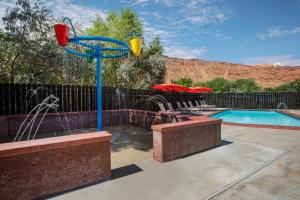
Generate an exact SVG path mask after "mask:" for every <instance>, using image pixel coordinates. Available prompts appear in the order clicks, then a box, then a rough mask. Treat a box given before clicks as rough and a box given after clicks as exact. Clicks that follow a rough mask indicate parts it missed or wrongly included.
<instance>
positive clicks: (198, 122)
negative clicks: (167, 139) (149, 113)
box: [151, 116, 222, 132]
mask: <svg viewBox="0 0 300 200" xmlns="http://www.w3.org/2000/svg"><path fill="white" fill-rule="evenodd" d="M186 119H187V120H188V121H181V122H173V123H166V124H158V125H152V126H151V129H152V130H154V131H160V132H161V131H168V130H174V129H181V128H188V127H196V126H203V125H208V124H215V123H221V122H222V120H221V119H214V118H209V117H205V116H200V117H196V116H193V117H187V116H186Z"/></svg>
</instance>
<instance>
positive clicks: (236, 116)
mask: <svg viewBox="0 0 300 200" xmlns="http://www.w3.org/2000/svg"><path fill="white" fill-rule="evenodd" d="M210 117H212V118H217V119H222V120H223V121H224V122H233V123H240V124H265V125H275V126H296V127H300V119H297V118H294V117H291V116H288V115H285V114H282V113H279V112H276V111H260V110H257V111H255V110H250V111H248V110H226V111H223V112H221V113H217V114H214V115H211V116H210Z"/></svg>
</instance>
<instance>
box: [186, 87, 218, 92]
mask: <svg viewBox="0 0 300 200" xmlns="http://www.w3.org/2000/svg"><path fill="white" fill-rule="evenodd" d="M212 91H213V89H212V88H209V87H191V88H189V91H188V92H190V93H202V92H212Z"/></svg>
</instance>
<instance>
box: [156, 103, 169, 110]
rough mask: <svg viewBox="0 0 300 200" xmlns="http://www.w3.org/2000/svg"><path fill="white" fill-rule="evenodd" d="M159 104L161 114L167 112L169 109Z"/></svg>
mask: <svg viewBox="0 0 300 200" xmlns="http://www.w3.org/2000/svg"><path fill="white" fill-rule="evenodd" d="M157 104H158V106H159V108H160V111H161V112H167V109H166V108H165V106H164V104H163V103H157Z"/></svg>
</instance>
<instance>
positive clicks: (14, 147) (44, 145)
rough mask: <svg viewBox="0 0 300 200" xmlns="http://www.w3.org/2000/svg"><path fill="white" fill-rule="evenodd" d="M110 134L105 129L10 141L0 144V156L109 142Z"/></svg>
mask: <svg viewBox="0 0 300 200" xmlns="http://www.w3.org/2000/svg"><path fill="white" fill-rule="evenodd" d="M110 139H111V134H110V133H107V132H105V131H101V132H91V133H84V134H76V135H67V136H58V137H50V138H43V139H36V140H29V141H20V142H10V143H3V144H0V157H5V156H12V155H18V154H24V153H31V152H37V151H45V150H50V149H57V148H65V147H68V146H76V145H83V144H90V143H95V142H99V143H104V142H110Z"/></svg>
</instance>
